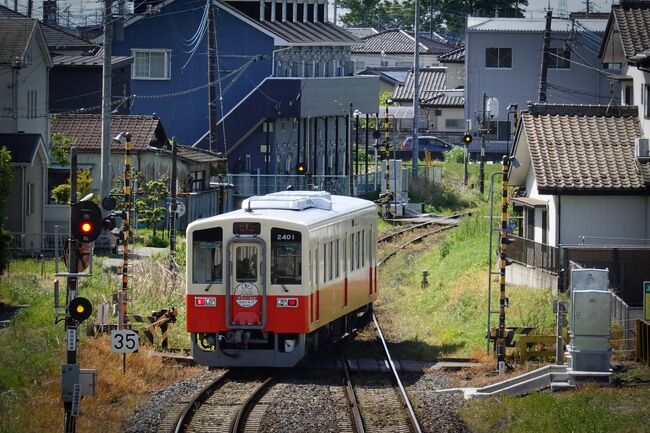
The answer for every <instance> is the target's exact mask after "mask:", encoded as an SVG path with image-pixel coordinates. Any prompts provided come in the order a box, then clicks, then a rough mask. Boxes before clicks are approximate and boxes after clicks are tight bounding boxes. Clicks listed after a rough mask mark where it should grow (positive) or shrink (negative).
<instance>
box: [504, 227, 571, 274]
mask: <svg viewBox="0 0 650 433" xmlns="http://www.w3.org/2000/svg"><path fill="white" fill-rule="evenodd" d="M510 237H511V238H513V239H514V242H513V243H512V244H510V245H508V258H509V259H511V260H513V261H515V262H517V263H519V264H522V265H528V266H533V267H535V268H537V269H543V270H545V271H548V272H550V273H552V274H553V275H559V273H560V272H561V269H562V267H561V263H560V250H559V248H555V247H552V246H550V245H545V244H540V243H538V242H535V241H532V240H530V239H526V238H522V237H519V236H514V235H510Z"/></svg>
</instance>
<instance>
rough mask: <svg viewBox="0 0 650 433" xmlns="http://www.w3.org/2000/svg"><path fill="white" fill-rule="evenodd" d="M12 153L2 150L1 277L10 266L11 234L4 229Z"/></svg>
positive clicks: (0, 202) (0, 171) (5, 149)
mask: <svg viewBox="0 0 650 433" xmlns="http://www.w3.org/2000/svg"><path fill="white" fill-rule="evenodd" d="M11 180H12V173H11V152H9V150H8V149H7V148H6V147H4V146H3V147H2V149H0V221H2V223H1V224H2V225H1V226H0V275H2V274H4V271H5V270H6V269H7V265H8V264H9V256H8V245H9V241H10V240H11V234H10V233H9V232H8V231H6V230H5V229H4V220H5V206H6V205H7V196H8V195H9V190H10V189H11Z"/></svg>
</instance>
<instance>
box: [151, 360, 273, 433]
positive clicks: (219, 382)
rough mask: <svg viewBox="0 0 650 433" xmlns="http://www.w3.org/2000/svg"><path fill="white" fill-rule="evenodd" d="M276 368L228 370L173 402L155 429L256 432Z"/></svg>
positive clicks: (170, 432)
mask: <svg viewBox="0 0 650 433" xmlns="http://www.w3.org/2000/svg"><path fill="white" fill-rule="evenodd" d="M279 375H280V373H279V372H274V373H258V372H255V373H252V374H251V373H250V372H249V371H240V370H228V371H226V372H225V373H224V374H223V375H221V376H219V377H217V378H216V379H214V380H212V381H211V382H210V383H209V384H208V385H206V386H204V387H203V388H202V389H201V390H199V391H198V392H196V393H195V394H194V395H192V396H190V397H188V398H187V399H183V400H181V401H179V402H177V404H175V405H173V406H172V407H171V408H170V410H169V413H168V415H167V416H166V417H165V418H164V419H163V422H162V423H161V425H160V427H159V428H158V432H159V433H192V432H194V433H203V432H211V433H231V432H232V433H242V432H257V431H258V430H259V426H260V423H261V420H262V418H263V415H264V412H265V410H266V407H267V406H268V403H269V401H271V400H272V397H269V399H266V397H267V392H268V391H269V389H270V388H271V387H272V385H273V383H275V381H276V380H277V378H278V377H279Z"/></svg>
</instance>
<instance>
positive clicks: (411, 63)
mask: <svg viewBox="0 0 650 433" xmlns="http://www.w3.org/2000/svg"><path fill="white" fill-rule="evenodd" d="M395 66H400V67H409V66H413V62H395Z"/></svg>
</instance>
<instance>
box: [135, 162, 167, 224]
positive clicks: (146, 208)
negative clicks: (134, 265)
mask: <svg viewBox="0 0 650 433" xmlns="http://www.w3.org/2000/svg"><path fill="white" fill-rule="evenodd" d="M168 185H169V177H168V176H167V175H166V174H163V175H161V176H160V178H158V179H154V180H148V181H146V182H140V183H139V184H138V186H139V187H138V190H137V199H136V200H135V210H136V212H137V213H138V218H139V219H140V221H142V222H143V223H144V224H145V226H146V227H147V228H149V229H151V230H152V231H153V237H155V236H156V226H157V225H158V224H159V223H161V222H162V221H164V220H165V215H166V211H165V207H164V204H165V200H166V199H167V198H168V197H169V186H168Z"/></svg>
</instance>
